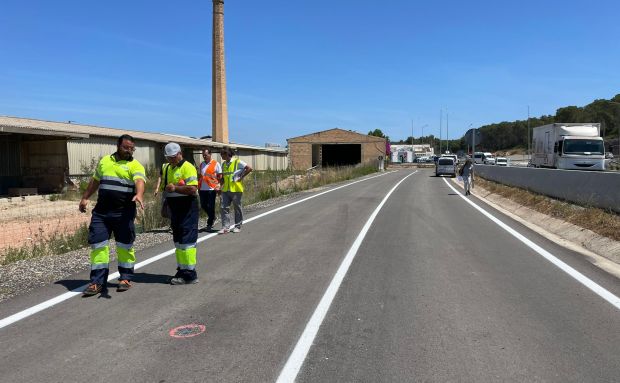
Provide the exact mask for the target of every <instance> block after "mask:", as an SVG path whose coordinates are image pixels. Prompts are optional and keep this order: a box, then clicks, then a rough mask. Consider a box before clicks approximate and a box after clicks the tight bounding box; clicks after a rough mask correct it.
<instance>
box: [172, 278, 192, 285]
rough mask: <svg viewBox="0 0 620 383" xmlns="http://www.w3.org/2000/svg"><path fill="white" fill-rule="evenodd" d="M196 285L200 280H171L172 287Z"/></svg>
mask: <svg viewBox="0 0 620 383" xmlns="http://www.w3.org/2000/svg"><path fill="white" fill-rule="evenodd" d="M194 283H198V278H196V279H190V280H187V279H183V278H181V277H174V278H172V279H171V280H170V284H171V285H193V284H194Z"/></svg>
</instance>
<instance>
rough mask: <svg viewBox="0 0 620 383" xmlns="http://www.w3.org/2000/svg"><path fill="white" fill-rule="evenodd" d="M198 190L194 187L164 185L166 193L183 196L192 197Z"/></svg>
mask: <svg viewBox="0 0 620 383" xmlns="http://www.w3.org/2000/svg"><path fill="white" fill-rule="evenodd" d="M197 190H198V188H197V187H196V186H195V185H183V186H181V185H175V184H168V185H166V191H167V192H168V193H179V194H185V195H194V194H196V191H197Z"/></svg>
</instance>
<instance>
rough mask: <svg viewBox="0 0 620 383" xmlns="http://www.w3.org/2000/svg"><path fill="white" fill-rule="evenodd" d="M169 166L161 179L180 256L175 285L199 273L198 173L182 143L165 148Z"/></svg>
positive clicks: (177, 255) (194, 281)
mask: <svg viewBox="0 0 620 383" xmlns="http://www.w3.org/2000/svg"><path fill="white" fill-rule="evenodd" d="M164 155H165V156H166V160H167V161H168V164H169V165H168V168H167V169H165V170H164V172H163V173H164V178H163V179H162V181H163V184H164V185H166V186H165V187H164V192H165V193H164V196H165V198H166V201H167V203H168V207H169V208H170V225H171V226H172V239H173V240H174V247H175V254H176V258H177V273H176V274H175V276H174V277H172V279H171V280H170V283H171V284H173V285H184V284H192V283H196V282H198V275H197V273H196V241H197V240H198V216H199V210H198V201H197V197H196V191H197V190H198V188H197V186H198V174H197V173H196V168H195V167H194V165H192V164H191V163H189V162H187V161H185V160H184V159H183V154H182V153H181V147H180V146H179V144H177V143H174V142H171V143H169V144H167V145H166V147H165V148H164Z"/></svg>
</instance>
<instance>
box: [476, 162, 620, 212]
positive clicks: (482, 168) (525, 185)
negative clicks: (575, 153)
mask: <svg viewBox="0 0 620 383" xmlns="http://www.w3.org/2000/svg"><path fill="white" fill-rule="evenodd" d="M475 174H477V175H479V176H481V177H482V178H485V179H489V180H491V181H495V182H499V183H501V184H504V185H509V186H515V187H519V188H522V189H526V190H530V191H533V192H536V193H539V194H544V195H547V196H549V197H554V198H558V199H562V200H566V201H569V202H575V203H578V204H580V205H586V206H594V207H599V208H603V209H610V210H613V211H615V212H619V213H620V173H617V172H597V171H582V170H559V169H537V168H521V167H503V166H492V165H476V167H475Z"/></svg>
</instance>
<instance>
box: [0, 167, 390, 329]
mask: <svg viewBox="0 0 620 383" xmlns="http://www.w3.org/2000/svg"><path fill="white" fill-rule="evenodd" d="M394 172H395V170H394V171H391V172H385V173H382V174H379V175H376V176H372V177H368V178H364V179H361V180H357V181H353V182H350V183H348V184H345V185H341V186H338V187H335V188H333V189H329V190H326V191H324V192H321V193H318V194H314V195H311V196H310V197H306V198H304V199H301V200H299V201H295V202H292V203H289V204H288V205H284V206H280V207H279V208H276V209H273V210H270V211H267V212H265V213H262V214H259V215H257V216H254V217H252V218H249V219H246V220H244V223H248V222H252V221H254V220H256V219H259V218H262V217H265V216H267V215H269V214H272V213H275V212H277V211H280V210H282V209H286V208H287V207H291V206H293V205H297V204H299V203H302V202H305V201H308V200H310V199H313V198H316V197H319V196H322V195H323V194H327V193H331V192H333V191H336V190H338V189H342V188H345V187H347V186H351V185H354V184H356V183H359V182H364V181H368V180H371V179H373V178H377V177H382V176H384V175H387V174H391V173H394ZM216 235H217V233H213V234H208V235H205V236H203V237H200V238H198V241H197V243H200V242H203V241H206V240H207V239H209V238H212V237H215V236H216ZM172 254H174V249H171V250H168V251H165V252H163V253H161V254H158V255H155V256H153V257H151V258H148V259H146V260H144V261H142V262H140V263H137V264H136V265H135V266H134V270H138V269H140V268H142V267H144V266H146V265H148V264H151V263H153V262H156V261H159V260H160V259H163V258H166V257H167V256H169V255H172ZM119 276H120V274H119V273H118V271H117V272H115V273H112V274H110V275H109V276H108V282H109V281H112V280H115V279H116V278H118V277H119ZM87 286H88V285H87V284H86V285H83V286H80V287H78V288H76V289H73V290H71V291H68V292H66V293H64V294H61V295H58V296H56V297H54V298H52V299H49V300H47V301H44V302H42V303H39V304H37V305H35V306H32V307H30V308H27V309H25V310H23V311H20V312H18V313H15V314H13V315H10V316H8V317H6V318H3V319H2V320H0V329H1V328H4V327H6V326H9V325H11V324H13V323H15V322H18V321H20V320H22V319H24V318H27V317H29V316H31V315H34V314H36V313H38V312H40V311H43V310H45V309H48V308H50V307H52V306H55V305H57V304H58V303H61V302H63V301H66V300H67V299H70V298H73V297H75V296H77V295H80V294H81V293H82V292H83V291H84V290H85V289H86V287H87Z"/></svg>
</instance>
